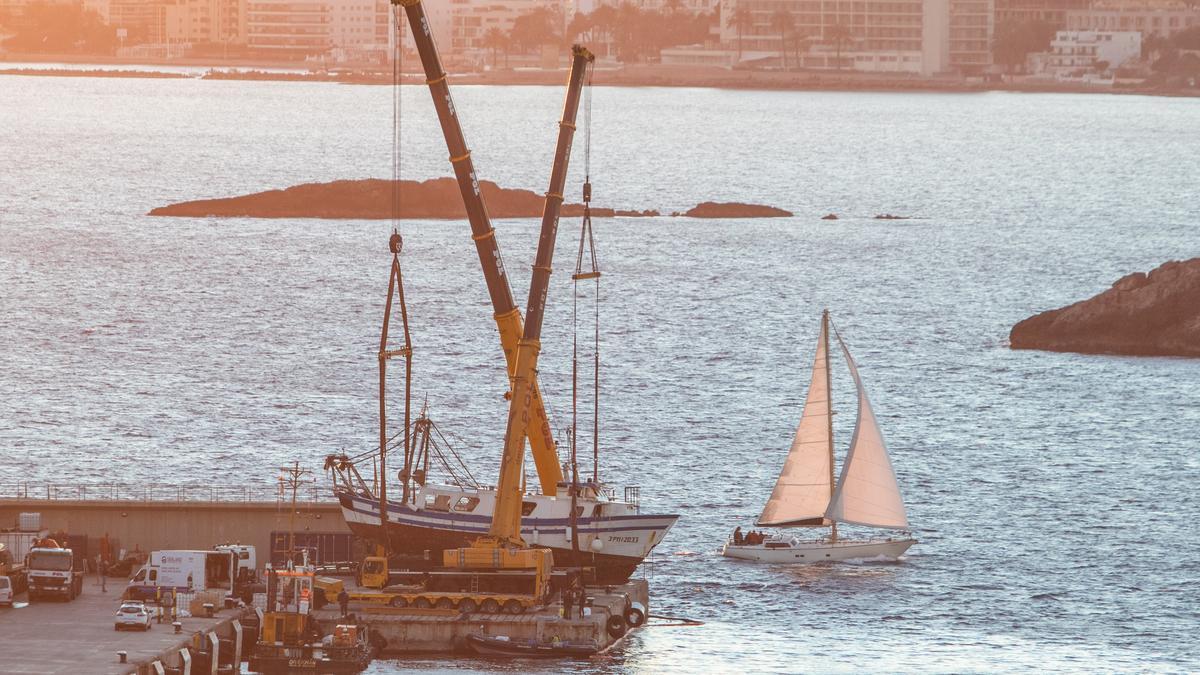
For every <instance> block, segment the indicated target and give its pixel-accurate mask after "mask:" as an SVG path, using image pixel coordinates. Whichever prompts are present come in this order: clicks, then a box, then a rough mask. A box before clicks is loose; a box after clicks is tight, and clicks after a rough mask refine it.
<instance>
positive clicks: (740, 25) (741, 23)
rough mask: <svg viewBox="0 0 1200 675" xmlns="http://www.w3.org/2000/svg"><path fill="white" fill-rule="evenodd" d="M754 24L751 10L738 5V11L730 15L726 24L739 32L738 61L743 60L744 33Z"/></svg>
mask: <svg viewBox="0 0 1200 675" xmlns="http://www.w3.org/2000/svg"><path fill="white" fill-rule="evenodd" d="M753 22H754V18H753V16H752V15H751V14H750V10H749V9H748V8H746V7H742V6H741V5H737V9H735V10H733V13H732V14H730V15H729V19H728V20H727V21H726V22H725V25H726V26H729V27H730V28H733V29H735V30H736V31H737V51H738V61H741V60H742V33H743V32H744V31H745V30H746V29H747V28H749V27H750V25H751V24H752V23H753Z"/></svg>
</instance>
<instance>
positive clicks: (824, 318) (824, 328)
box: [821, 310, 838, 543]
mask: <svg viewBox="0 0 1200 675" xmlns="http://www.w3.org/2000/svg"><path fill="white" fill-rule="evenodd" d="M821 339H822V340H824V341H825V344H824V347H825V392H826V394H825V395H826V397H827V398H828V399H829V403H828V406H829V415H828V416H827V417H826V420H828V423H829V494H833V491H834V488H835V487H836V486H835V482H836V480H835V478H834V475H833V377H832V374H831V371H830V367H829V365H830V363H829V310H825V311H824V312H822V313H821ZM837 536H838V531H837V522H836V521H835V522H833V523H832V529H831V530H830V535H829V540H830V541H831V542H833V543H837Z"/></svg>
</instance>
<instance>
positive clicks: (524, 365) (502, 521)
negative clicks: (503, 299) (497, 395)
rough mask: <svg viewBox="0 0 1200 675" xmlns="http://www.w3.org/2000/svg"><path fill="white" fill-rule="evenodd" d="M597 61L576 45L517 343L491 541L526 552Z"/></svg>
mask: <svg viewBox="0 0 1200 675" xmlns="http://www.w3.org/2000/svg"><path fill="white" fill-rule="evenodd" d="M593 60H594V57H593V56H592V53H591V52H589V51H588V50H587V49H585V48H583V47H581V46H579V45H575V47H574V48H573V49H572V58H571V76H570V79H569V80H568V81H567V95H566V100H565V101H564V102H563V116H562V121H560V122H559V124H558V127H559V129H558V146H557V147H556V148H555V150H554V168H553V170H552V171H551V172H550V189H549V190H547V191H546V205H545V207H544V209H543V211H542V229H541V234H540V235H539V237H538V247H537V256H536V257H535V258H534V262H533V279H532V280H531V281H530V282H529V302H528V304H526V305H525V329H524V333H523V334H522V335H521V341H520V342H518V343H517V364H516V368H515V370H514V375H513V388H512V400H511V401H510V402H509V409H508V427H507V429H505V432H504V456H503V458H502V459H501V460H500V480H499V481H498V482H497V483H496V510H495V512H494V513H493V514H492V526H491V529H489V530H488V537H489V538H490V539H492V540H494V541H495V542H496V543H498V544H501V545H506V546H513V547H517V548H521V547H524V546H525V542H524V540H523V539H521V465H522V463H523V462H524V455H525V430H526V429H528V428H529V423H530V421H531V419H532V418H531V416H530V411H531V410H532V406H533V398H534V392H535V388H536V386H537V363H538V354H539V353H540V352H541V348H542V343H541V339H542V317H543V316H544V313H545V310H546V294H547V292H548V291H549V289H550V272H551V267H550V265H551V263H552V262H553V259H554V243H555V241H556V239H557V237H558V218H559V214H560V213H561V211H562V202H563V187H564V186H565V185H566V182H567V167H568V165H569V164H570V162H571V143H572V141H574V139H575V118H576V117H577V114H578V112H579V99H580V95H581V92H582V91H583V84H584V76H585V75H586V73H587V69H588V64H590V63H591V62H592V61H593Z"/></svg>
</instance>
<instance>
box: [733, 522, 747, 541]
mask: <svg viewBox="0 0 1200 675" xmlns="http://www.w3.org/2000/svg"><path fill="white" fill-rule="evenodd" d="M743 541H744V539H743V538H742V526H741V525H738V526H737V528H736V529H735V530H734V531H733V543H734V544H735V545H737V546H741V545H742V542H743Z"/></svg>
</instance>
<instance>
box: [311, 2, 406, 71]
mask: <svg viewBox="0 0 1200 675" xmlns="http://www.w3.org/2000/svg"><path fill="white" fill-rule="evenodd" d="M327 2H328V6H329V24H328V25H329V45H330V48H331V49H332V51H333V54H334V58H335V60H339V61H346V60H349V61H363V60H376V61H380V62H382V61H386V60H387V58H388V54H389V52H390V50H391V46H392V45H393V44H394V42H393V41H392V40H393V33H392V30H391V7H392V4H391V2H389V1H388V0H327Z"/></svg>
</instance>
